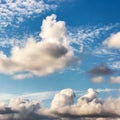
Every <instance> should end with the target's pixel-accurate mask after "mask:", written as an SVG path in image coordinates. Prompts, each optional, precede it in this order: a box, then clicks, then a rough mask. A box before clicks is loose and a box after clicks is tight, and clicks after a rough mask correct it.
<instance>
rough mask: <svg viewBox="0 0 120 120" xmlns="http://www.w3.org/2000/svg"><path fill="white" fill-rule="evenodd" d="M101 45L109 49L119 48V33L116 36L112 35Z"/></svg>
mask: <svg viewBox="0 0 120 120" xmlns="http://www.w3.org/2000/svg"><path fill="white" fill-rule="evenodd" d="M103 45H105V46H107V47H109V48H117V49H119V48H120V32H117V33H116V34H112V35H111V36H110V37H109V38H107V39H106V40H105V41H104V42H103Z"/></svg>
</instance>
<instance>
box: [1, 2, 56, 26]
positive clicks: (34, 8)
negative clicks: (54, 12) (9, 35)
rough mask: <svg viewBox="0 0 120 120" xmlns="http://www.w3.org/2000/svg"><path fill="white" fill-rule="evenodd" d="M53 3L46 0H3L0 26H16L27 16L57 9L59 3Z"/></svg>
mask: <svg viewBox="0 0 120 120" xmlns="http://www.w3.org/2000/svg"><path fill="white" fill-rule="evenodd" d="M53 3H54V4H48V3H46V2H45V0H2V1H0V16H1V18H0V23H1V24H0V26H1V27H2V28H5V27H7V26H8V25H12V26H14V25H17V24H19V23H21V22H23V21H24V20H25V18H30V17H31V16H32V17H34V16H35V15H38V14H41V13H43V12H45V11H49V10H51V9H55V8H56V7H57V5H56V4H55V2H53ZM13 23H14V24H13Z"/></svg>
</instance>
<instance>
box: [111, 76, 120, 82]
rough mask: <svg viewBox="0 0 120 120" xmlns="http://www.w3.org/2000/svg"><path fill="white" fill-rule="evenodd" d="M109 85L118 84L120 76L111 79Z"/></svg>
mask: <svg viewBox="0 0 120 120" xmlns="http://www.w3.org/2000/svg"><path fill="white" fill-rule="evenodd" d="M110 83H120V76H117V77H111V78H110Z"/></svg>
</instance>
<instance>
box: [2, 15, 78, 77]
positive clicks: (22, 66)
mask: <svg viewBox="0 0 120 120" xmlns="http://www.w3.org/2000/svg"><path fill="white" fill-rule="evenodd" d="M40 37H41V41H39V42H36V41H35V39H34V38H29V39H28V41H27V43H26V45H25V46H24V47H19V46H15V47H13V48H12V50H11V55H10V56H9V57H8V56H6V55H5V54H4V53H3V52H0V66H1V67H0V72H1V73H7V74H14V73H20V72H30V73H32V74H34V75H37V76H43V75H47V74H50V73H53V72H55V71H58V70H61V69H63V68H65V67H67V66H69V65H71V64H72V63H74V62H75V61H76V60H77V58H75V57H74V51H73V49H72V48H71V47H70V45H69V39H68V37H67V35H66V27H65V23H64V22H63V21H58V22H57V21H56V15H54V14H53V15H51V16H48V17H46V19H44V20H43V23H42V26H41V33H40ZM28 75H29V74H28ZM25 77H31V76H30V75H29V76H27V75H21V74H20V75H17V76H16V77H15V78H20V79H21V78H25Z"/></svg>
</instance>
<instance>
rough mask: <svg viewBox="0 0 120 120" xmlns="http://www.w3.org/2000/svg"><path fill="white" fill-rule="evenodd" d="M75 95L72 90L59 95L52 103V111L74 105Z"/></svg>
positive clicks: (61, 92) (63, 91) (66, 90)
mask: <svg viewBox="0 0 120 120" xmlns="http://www.w3.org/2000/svg"><path fill="white" fill-rule="evenodd" d="M74 97H75V93H74V92H73V90H72V89H64V90H62V91H60V92H59V93H57V94H56V95H55V97H54V99H53V101H52V103H51V109H53V110H54V109H59V108H61V107H65V106H68V105H72V104H73V102H74Z"/></svg>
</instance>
